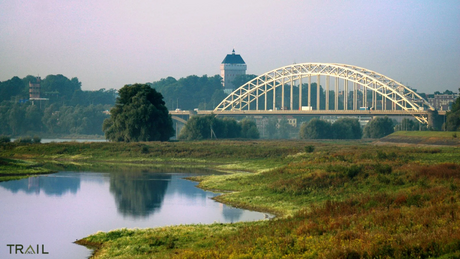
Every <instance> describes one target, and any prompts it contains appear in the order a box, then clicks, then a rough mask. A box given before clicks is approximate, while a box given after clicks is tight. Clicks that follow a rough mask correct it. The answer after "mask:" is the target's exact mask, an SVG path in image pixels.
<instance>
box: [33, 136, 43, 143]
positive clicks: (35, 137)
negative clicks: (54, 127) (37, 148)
mask: <svg viewBox="0 0 460 259" xmlns="http://www.w3.org/2000/svg"><path fill="white" fill-rule="evenodd" d="M41 141H42V139H41V138H40V137H39V136H34V137H33V138H32V143H40V142H41Z"/></svg>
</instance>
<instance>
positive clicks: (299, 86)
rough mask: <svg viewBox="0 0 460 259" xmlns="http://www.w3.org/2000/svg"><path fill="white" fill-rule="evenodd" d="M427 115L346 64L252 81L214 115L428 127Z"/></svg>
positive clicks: (414, 101)
mask: <svg viewBox="0 0 460 259" xmlns="http://www.w3.org/2000/svg"><path fill="white" fill-rule="evenodd" d="M331 78H332V80H331ZM312 81H313V83H312ZM322 82H324V86H323V85H321V83H322ZM318 86H319V87H318ZM318 88H319V89H318ZM429 111H434V108H433V107H432V106H431V105H430V104H429V103H428V102H427V101H426V100H425V99H423V98H422V97H421V96H420V95H419V94H417V93H416V92H415V91H414V90H412V89H411V88H409V87H407V86H405V85H403V84H401V83H399V82H397V81H395V80H393V79H391V78H389V77H387V76H384V75H382V74H379V73H377V72H374V71H371V70H368V69H365V68H361V67H357V66H351V65H346V64H336V63H303V64H293V65H289V66H285V67H280V68H277V69H274V70H272V71H269V72H267V73H264V74H262V75H260V76H258V77H256V78H254V79H252V80H251V81H249V82H247V83H245V84H244V85H242V86H240V87H239V88H238V89H236V90H235V91H233V92H232V93H231V94H230V95H228V96H227V97H226V98H225V99H224V100H223V101H222V102H221V103H220V104H219V105H218V106H217V107H216V108H215V109H214V111H213V113H215V114H305V115H307V114H328V115H334V114H337V115H342V114H354V113H355V114H363V113H367V114H375V115H378V114H386V115H391V114H395V115H396V114H399V115H405V114H407V115H412V116H414V117H415V118H416V119H417V120H418V121H419V122H421V123H423V124H428V112H429Z"/></svg>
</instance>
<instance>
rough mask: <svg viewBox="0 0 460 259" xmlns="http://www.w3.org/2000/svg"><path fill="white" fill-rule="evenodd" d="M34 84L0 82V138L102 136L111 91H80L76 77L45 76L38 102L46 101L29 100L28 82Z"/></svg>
mask: <svg viewBox="0 0 460 259" xmlns="http://www.w3.org/2000/svg"><path fill="white" fill-rule="evenodd" d="M38 80H39V79H38V78H37V77H34V76H31V75H28V76H26V77H24V78H22V79H20V78H19V77H17V76H15V77H13V78H11V79H9V80H7V81H3V82H0V121H1V122H2V123H0V135H10V136H20V135H35V134H38V135H41V134H89V135H93V134H99V135H101V134H103V132H102V123H103V121H104V119H106V118H107V117H108V112H107V110H109V109H110V107H112V106H113V105H114V103H115V98H116V94H117V91H116V90H115V89H109V90H106V89H104V88H102V89H100V90H98V91H83V90H82V89H81V82H80V81H79V80H78V78H76V77H74V78H71V79H69V78H67V77H65V76H63V75H48V76H46V77H45V78H44V79H41V80H40V88H41V89H40V98H46V99H47V100H30V99H29V82H30V83H38ZM104 112H105V113H104Z"/></svg>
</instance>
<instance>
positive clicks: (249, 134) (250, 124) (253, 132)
mask: <svg viewBox="0 0 460 259" xmlns="http://www.w3.org/2000/svg"><path fill="white" fill-rule="evenodd" d="M240 124H241V137H242V138H249V139H258V138H259V137H260V134H259V130H258V129H257V125H256V122H255V121H253V120H251V119H248V118H244V119H243V120H241V121H240Z"/></svg>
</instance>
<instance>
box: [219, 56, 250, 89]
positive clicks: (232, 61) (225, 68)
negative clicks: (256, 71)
mask: <svg viewBox="0 0 460 259" xmlns="http://www.w3.org/2000/svg"><path fill="white" fill-rule="evenodd" d="M246 68H247V66H246V63H245V62H244V60H243V58H242V57H241V56H240V55H239V54H235V49H233V51H232V54H228V55H227V56H226V57H225V58H224V61H222V64H220V76H221V77H222V84H223V86H224V92H225V93H226V94H230V93H231V92H233V90H235V87H236V86H235V85H233V80H235V77H237V76H239V75H245V74H246ZM238 87H239V86H238Z"/></svg>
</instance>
